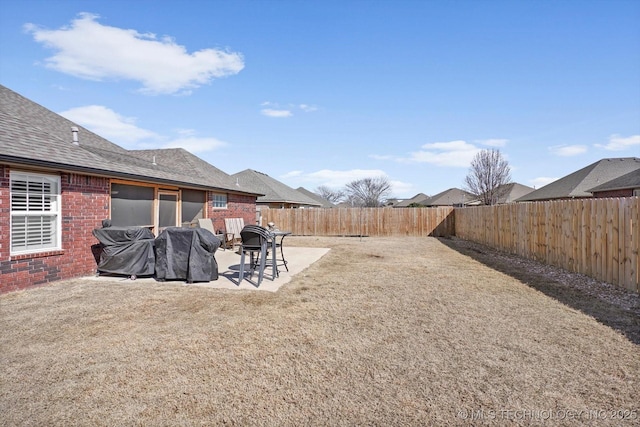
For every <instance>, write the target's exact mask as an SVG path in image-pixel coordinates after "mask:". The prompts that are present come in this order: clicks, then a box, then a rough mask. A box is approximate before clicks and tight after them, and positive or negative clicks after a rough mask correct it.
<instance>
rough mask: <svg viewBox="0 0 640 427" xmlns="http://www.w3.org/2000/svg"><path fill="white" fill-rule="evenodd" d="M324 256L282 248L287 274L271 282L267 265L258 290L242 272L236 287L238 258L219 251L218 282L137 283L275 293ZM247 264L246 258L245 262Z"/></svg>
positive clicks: (323, 251) (146, 279) (122, 278)
mask: <svg viewBox="0 0 640 427" xmlns="http://www.w3.org/2000/svg"><path fill="white" fill-rule="evenodd" d="M327 252H329V249H328V248H304V247H285V248H284V255H285V258H286V260H287V266H288V267H289V271H287V270H286V269H285V268H284V266H280V267H279V275H278V277H276V278H275V280H272V277H271V276H272V275H271V267H270V264H268V265H267V267H266V268H265V271H264V278H263V280H262V283H260V286H257V285H256V283H257V280H258V274H257V272H256V273H254V274H253V277H249V276H248V274H247V272H245V278H244V280H243V281H242V283H240V284H238V278H239V277H238V276H239V274H240V254H239V253H237V252H234V251H232V250H230V249H227V250H223V249H218V250H217V251H216V253H215V258H216V261H217V262H218V274H219V277H218V280H214V281H211V282H196V283H186V282H185V281H182V280H168V281H166V282H158V281H156V279H154V278H153V277H138V278H137V279H135V280H136V282H154V283H168V284H182V285H185V286H201V287H206V288H213V289H236V290H254V291H255V290H259V291H269V292H276V291H277V290H278V289H280V287H281V286H282V285H284V284H286V283H288V282H289V281H290V280H291V279H292V278H293V276H295V275H296V274H298V273H300V272H301V271H303V270H305V269H306V268H307V267H309V266H310V265H311V264H313V263H314V262H316V261H318V260H319V259H320V258H322V257H323V256H324V255H325V254H326V253H327ZM247 262H248V258H247ZM86 279H87V280H97V281H101V282H105V281H113V282H122V281H130V280H131V279H130V278H128V277H125V276H116V275H109V274H101V275H100V276H87V277H86Z"/></svg>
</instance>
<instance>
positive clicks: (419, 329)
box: [0, 237, 640, 426]
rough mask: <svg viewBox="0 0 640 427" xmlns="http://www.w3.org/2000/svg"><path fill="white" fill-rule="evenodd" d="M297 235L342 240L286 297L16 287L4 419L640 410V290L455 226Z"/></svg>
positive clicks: (29, 422)
mask: <svg viewBox="0 0 640 427" xmlns="http://www.w3.org/2000/svg"><path fill="white" fill-rule="evenodd" d="M287 240H288V241H287V243H288V244H289V245H291V246H320V247H331V248H332V250H331V251H330V252H329V253H328V254H327V255H326V256H324V257H323V258H322V259H321V260H320V261H318V262H317V263H315V264H314V265H312V266H311V267H309V268H308V269H307V270H305V271H303V272H302V273H300V274H299V275H297V276H296V277H294V278H293V280H292V281H291V282H290V283H288V284H287V285H285V286H284V287H283V288H282V289H281V290H280V291H279V292H277V293H270V292H259V291H225V290H216V289H207V288H201V287H197V286H182V285H181V284H179V283H178V284H176V283H146V284H143V283H142V282H139V281H138V282H135V281H126V282H118V283H113V282H110V283H102V282H97V281H83V280H72V281H65V282H59V283H56V284H53V285H49V286H45V287H41V288H38V289H33V290H29V291H24V292H18V293H13V294H8V295H3V296H0V327H1V330H2V334H1V335H0V350H1V352H0V425H4V426H58V425H64V426H73V425H86V426H137V425H139V426H175V425H184V426H192V425H203V426H204V425H207V426H208V425H241V426H252V425H255V426H301V425H332V426H340V425H345V426H354V425H358V426H360V425H380V426H413V425H483V424H497V425H638V423H640V414H638V412H637V411H638V410H639V408H638V402H639V401H640V339H639V337H640V332H639V331H640V323H639V322H640V321H639V319H638V313H640V305H639V304H638V297H637V295H635V294H629V295H622V297H621V298H622V299H623V300H624V301H626V302H625V303H621V304H617V303H612V302H611V301H603V300H601V299H600V298H599V297H597V296H596V295H595V294H592V293H591V294H590V293H588V292H583V291H580V290H579V288H578V287H575V286H572V287H570V288H571V289H570V291H567V290H566V289H565V291H566V292H565V291H563V288H567V287H568V286H567V285H566V284H565V283H563V279H562V278H563V277H566V276H563V275H560V276H558V277H560V279H558V278H557V277H556V278H554V277H555V276H553V275H551V276H550V275H545V274H541V273H536V272H535V271H530V270H531V268H529V267H527V265H528V264H526V263H521V264H520V263H518V262H515V261H514V260H513V259H511V260H509V258H508V257H505V256H503V255H500V254H496V253H492V252H491V251H487V250H479V249H478V248H474V247H471V246H470V245H465V244H464V243H463V242H459V241H455V240H438V239H435V238H362V239H360V238H335V239H329V238H315V237H291V238H288V239H287ZM289 250H295V249H294V248H289ZM493 262H495V263H496V264H495V265H493V264H492V263H493ZM625 304H626V305H625ZM581 411H583V412H581ZM625 411H627V412H625ZM633 411H636V412H633ZM625 415H626V416H627V419H626V420H621V419H619V418H618V417H620V416H625ZM470 417H474V418H475V419H474V420H471V419H470Z"/></svg>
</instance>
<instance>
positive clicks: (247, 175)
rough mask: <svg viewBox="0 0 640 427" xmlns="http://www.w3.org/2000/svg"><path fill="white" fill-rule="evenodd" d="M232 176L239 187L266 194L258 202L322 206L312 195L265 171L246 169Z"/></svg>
mask: <svg viewBox="0 0 640 427" xmlns="http://www.w3.org/2000/svg"><path fill="white" fill-rule="evenodd" d="M231 176H232V177H233V178H234V179H235V180H236V183H237V185H238V188H240V189H244V190H246V191H252V192H256V193H260V194H264V196H261V197H258V200H257V203H258V204H266V203H288V204H295V205H300V206H313V207H320V206H321V204H320V203H319V202H317V201H315V200H314V199H312V198H311V197H308V196H307V195H305V194H303V193H301V192H299V191H297V190H294V189H293V188H291V187H289V186H287V185H286V184H283V183H282V182H280V181H278V180H276V179H273V178H271V177H270V176H269V175H267V174H265V173H262V172H258V171H255V170H253V169H246V170H244V171H242V172H238V173H235V174H233V175H231Z"/></svg>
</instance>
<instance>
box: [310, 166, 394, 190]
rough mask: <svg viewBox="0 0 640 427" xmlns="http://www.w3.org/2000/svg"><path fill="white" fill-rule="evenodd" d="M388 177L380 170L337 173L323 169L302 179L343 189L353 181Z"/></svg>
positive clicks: (355, 170) (317, 184)
mask: <svg viewBox="0 0 640 427" xmlns="http://www.w3.org/2000/svg"><path fill="white" fill-rule="evenodd" d="M380 176H381V177H385V178H386V177H387V174H386V173H385V172H384V171H382V170H379V169H352V170H345V171H336V170H330V169H322V170H319V171H316V172H312V173H309V174H304V175H302V176H301V178H302V179H303V180H304V181H307V182H310V183H315V185H316V186H319V185H326V186H327V187H329V188H342V187H344V186H345V185H346V184H348V183H350V182H351V181H355V180H358V179H363V178H376V177H380Z"/></svg>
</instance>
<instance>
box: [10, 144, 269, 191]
mask: <svg viewBox="0 0 640 427" xmlns="http://www.w3.org/2000/svg"><path fill="white" fill-rule="evenodd" d="M0 163H6V164H9V165H17V166H31V167H37V168H40V169H46V170H55V171H64V172H79V173H85V174H89V175H94V176H100V177H104V178H120V179H122V178H126V179H129V180H135V181H141V182H151V183H155V184H171V185H175V186H182V187H192V188H201V189H204V190H223V191H225V192H231V193H237V194H248V195H251V196H257V197H260V196H263V194H260V193H254V192H251V191H241V190H237V189H229V188H221V187H212V186H206V185H202V184H195V183H191V182H184V181H175V180H170V179H161V178H152V177H148V176H142V175H134V174H128V173H124V172H115V171H109V170H104V169H94V168H87V167H83V166H74V165H68V164H64V163H55V162H48V161H44V160H37V159H25V158H24V157H14V156H7V155H2V154H0Z"/></svg>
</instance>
